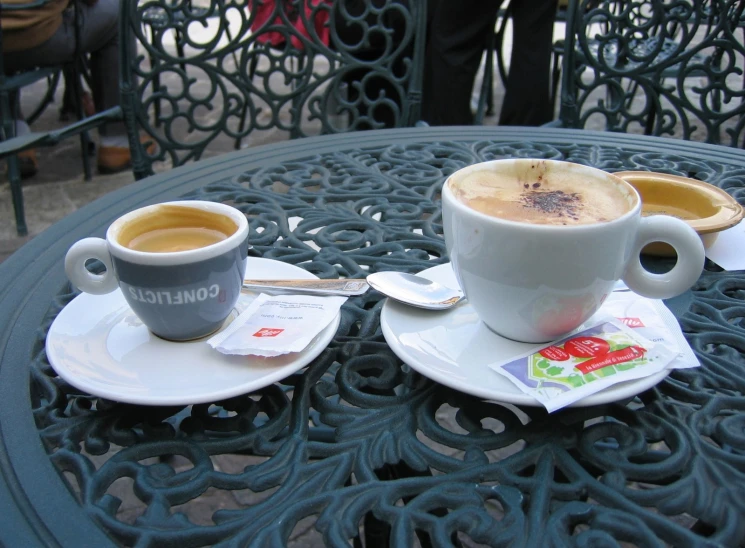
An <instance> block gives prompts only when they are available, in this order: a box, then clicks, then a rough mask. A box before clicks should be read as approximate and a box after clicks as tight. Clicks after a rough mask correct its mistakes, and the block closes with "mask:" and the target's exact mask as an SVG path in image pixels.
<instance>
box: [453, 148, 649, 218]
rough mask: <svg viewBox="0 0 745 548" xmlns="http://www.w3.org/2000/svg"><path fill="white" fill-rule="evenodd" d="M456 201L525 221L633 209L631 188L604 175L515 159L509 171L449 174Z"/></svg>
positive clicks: (614, 214)
mask: <svg viewBox="0 0 745 548" xmlns="http://www.w3.org/2000/svg"><path fill="white" fill-rule="evenodd" d="M448 184H449V187H450V190H451V191H452V193H453V195H454V196H455V197H456V198H457V199H458V201H460V202H462V203H463V204H465V205H467V206H468V207H470V208H472V209H475V210H476V211H479V212H481V213H484V214H486V215H489V216H492V217H497V218H500V219H505V220H508V221H518V222H524V223H533V224H544V225H557V226H561V225H583V224H594V223H603V222H608V221H611V220H613V219H616V218H618V217H621V216H622V215H624V214H626V213H628V212H629V211H631V210H632V209H633V207H634V205H635V204H636V196H635V195H634V193H633V192H632V191H631V190H629V189H627V188H625V187H624V186H623V185H621V184H616V183H615V182H613V181H611V180H608V179H606V178H600V177H592V176H590V175H588V174H587V173H581V172H579V171H577V172H575V171H573V170H562V171H560V172H559V171H557V172H553V171H552V170H551V169H550V164H546V163H543V162H536V161H525V162H521V161H518V162H516V163H515V169H514V171H511V172H509V173H504V172H497V171H492V170H488V169H484V170H479V171H473V172H471V173H468V174H465V175H461V176H459V177H458V178H451V179H450V181H449V182H448Z"/></svg>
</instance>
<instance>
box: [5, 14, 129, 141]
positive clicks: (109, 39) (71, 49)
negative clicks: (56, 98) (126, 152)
mask: <svg viewBox="0 0 745 548" xmlns="http://www.w3.org/2000/svg"><path fill="white" fill-rule="evenodd" d="M79 7H80V9H81V10H82V12H81V29H80V41H81V42H80V44H79V48H80V51H81V52H85V53H90V68H91V91H92V92H93V102H94V103H95V105H96V109H97V110H99V111H102V110H105V109H108V108H111V107H114V106H116V105H118V104H119V102H120V101H119V26H118V21H119V1H118V0H98V1H97V2H96V3H95V4H93V5H87V4H85V3H81V4H80V5H79ZM74 58H75V26H74V19H73V13H72V11H71V10H65V12H64V13H63V21H62V25H60V27H59V28H58V29H57V31H56V32H55V33H54V34H53V35H52V36H51V38H49V40H47V41H46V42H44V43H42V44H40V45H38V46H36V47H34V48H29V49H26V50H22V51H16V52H13V53H9V54H6V55H5V56H4V57H3V59H4V63H5V68H6V71H7V72H8V73H12V72H13V71H16V70H24V69H28V68H32V67H36V66H43V65H56V64H62V63H68V62H71V61H73V60H74ZM107 129H108V134H109V135H119V134H122V135H123V134H125V127H124V124H123V123H114V124H107V127H101V128H100V129H99V131H100V133H101V134H104V135H105V134H107Z"/></svg>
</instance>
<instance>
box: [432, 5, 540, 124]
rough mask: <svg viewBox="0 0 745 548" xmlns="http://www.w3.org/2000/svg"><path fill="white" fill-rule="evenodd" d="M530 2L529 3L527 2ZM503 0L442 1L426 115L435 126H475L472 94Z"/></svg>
mask: <svg viewBox="0 0 745 548" xmlns="http://www.w3.org/2000/svg"><path fill="white" fill-rule="evenodd" d="M524 1H527V0H524ZM500 3H501V0H459V1H457V2H456V1H453V0H440V2H438V3H437V5H436V6H434V12H433V13H432V16H431V22H430V28H429V36H428V37H427V38H428V51H427V65H428V66H427V70H426V71H425V82H424V93H423V99H422V113H423V118H424V120H425V121H426V122H428V123H429V124H431V125H436V126H439V125H470V124H472V123H473V113H472V112H471V94H472V93H473V82H474V79H475V77H476V73H477V72H478V69H479V65H480V64H481V56H482V54H483V52H484V48H485V47H486V45H487V43H488V39H489V33H490V32H494V24H495V21H496V15H497V10H498V9H499V5H500Z"/></svg>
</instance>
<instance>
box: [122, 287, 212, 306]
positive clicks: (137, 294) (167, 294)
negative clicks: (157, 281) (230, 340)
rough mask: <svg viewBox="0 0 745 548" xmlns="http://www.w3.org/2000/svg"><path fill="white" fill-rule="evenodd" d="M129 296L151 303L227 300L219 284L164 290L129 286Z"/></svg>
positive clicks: (170, 303) (174, 303)
mask: <svg viewBox="0 0 745 548" xmlns="http://www.w3.org/2000/svg"><path fill="white" fill-rule="evenodd" d="M128 290H129V297H130V298H131V299H132V300H134V301H139V302H142V303H150V304H166V305H179V304H191V303H197V302H204V301H206V300H208V299H217V300H218V301H219V302H223V301H224V300H225V291H223V290H221V289H220V286H219V285H217V284H212V285H210V286H209V287H200V288H197V289H180V290H178V291H163V290H158V291H155V290H152V289H140V288H136V287H131V286H130V287H129V288H128Z"/></svg>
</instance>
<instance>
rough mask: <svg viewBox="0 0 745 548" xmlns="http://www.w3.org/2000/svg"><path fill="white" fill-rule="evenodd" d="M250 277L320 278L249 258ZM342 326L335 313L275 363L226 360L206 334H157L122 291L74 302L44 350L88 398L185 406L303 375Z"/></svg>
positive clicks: (244, 298)
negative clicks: (180, 337) (185, 337)
mask: <svg viewBox="0 0 745 548" xmlns="http://www.w3.org/2000/svg"><path fill="white" fill-rule="evenodd" d="M246 276H247V277H251V278H255V279H267V280H268V279H282V278H310V279H312V278H316V276H314V275H313V274H311V273H309V272H308V271H306V270H303V269H302V268H299V267H297V266H294V265H290V264H287V263H282V262H279V261H273V260H269V259H257V258H252V257H249V258H248V266H247V268H246ZM254 297H255V296H252V295H241V297H240V299H239V301H238V303H237V304H236V310H238V311H242V310H244V309H245V308H246V307H247V306H248V305H249V304H250V303H251V301H252V300H253V299H254ZM235 316H236V314H233V315H232V317H235ZM229 321H230V318H229V319H228V320H226V325H227V324H228V323H229ZM339 321H340V315H339V314H337V316H336V318H335V319H334V320H332V322H331V323H330V324H329V325H328V326H327V327H326V328H325V329H324V330H323V331H321V333H319V334H318V336H317V337H316V338H315V339H314V340H313V342H311V344H310V345H309V346H308V347H307V348H306V349H305V350H303V351H302V352H298V353H293V354H286V355H284V356H278V357H275V358H259V357H255V356H226V355H224V354H221V353H219V352H218V351H217V350H214V349H213V348H211V347H210V346H209V345H208V344H207V343H206V342H205V341H206V340H207V337H205V338H204V339H200V340H198V341H190V342H181V343H176V342H169V341H165V340H163V339H160V338H159V337H156V336H155V335H153V334H152V333H150V331H148V330H147V328H146V327H145V326H144V325H143V324H142V322H141V321H140V320H139V318H138V317H137V316H135V314H134V312H132V310H131V309H130V308H129V306H128V305H127V302H126V301H125V300H124V296H123V295H122V293H121V291H120V290H118V289H117V290H116V291H114V292H113V293H109V294H108V295H98V296H96V295H89V294H87V293H82V294H81V295H78V296H77V297H76V298H75V299H73V300H72V301H71V302H70V303H69V304H68V305H67V306H66V307H65V308H64V309H63V310H62V312H60V314H59V315H58V316H57V318H56V319H55V320H54V322H53V323H52V327H51V328H50V329H49V334H48V335H47V341H46V350H47V358H48V359H49V363H50V364H51V365H52V367H53V368H54V370H55V371H56V372H57V374H58V375H59V376H60V377H62V378H63V379H64V380H65V381H67V382H68V383H70V384H71V385H72V386H74V387H76V388H78V389H80V390H83V391H85V392H87V393H89V394H93V395H95V396H100V397H103V398H108V399H112V400H115V401H120V402H126V403H136V404H143V405H187V404H192V403H207V402H212V401H217V400H221V399H224V398H229V397H232V396H237V395H240V394H246V393H248V392H252V391H254V390H258V389H260V388H263V387H264V386H267V385H269V384H272V383H273V382H275V381H278V380H281V379H283V378H285V377H287V376H288V375H290V374H292V373H294V372H296V371H298V370H299V369H301V368H303V367H305V366H306V365H308V363H310V362H311V361H312V360H313V359H314V358H316V356H318V355H319V354H320V353H321V352H322V351H323V349H324V348H326V346H327V345H328V344H329V342H331V339H333V337H334V334H335V333H336V329H337V328H338V327H339Z"/></svg>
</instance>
